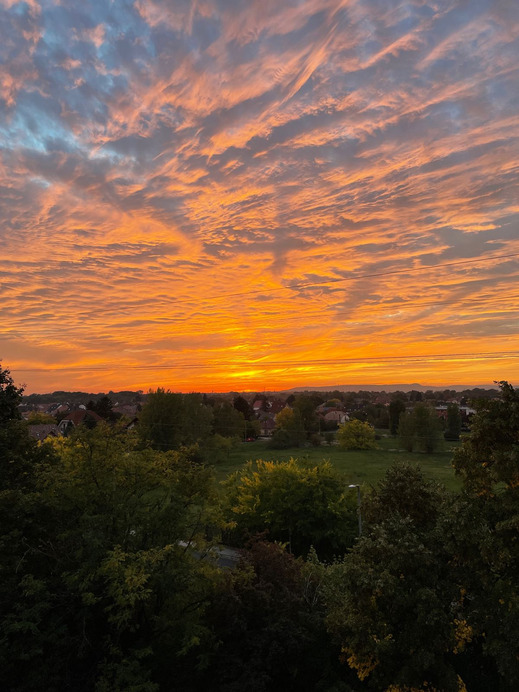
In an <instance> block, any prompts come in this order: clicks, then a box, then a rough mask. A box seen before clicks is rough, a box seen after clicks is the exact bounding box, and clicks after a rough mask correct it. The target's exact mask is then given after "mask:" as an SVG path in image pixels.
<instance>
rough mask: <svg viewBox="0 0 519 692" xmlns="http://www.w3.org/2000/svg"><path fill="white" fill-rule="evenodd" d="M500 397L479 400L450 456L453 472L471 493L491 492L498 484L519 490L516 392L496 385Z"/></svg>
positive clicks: (518, 397) (518, 405)
mask: <svg viewBox="0 0 519 692" xmlns="http://www.w3.org/2000/svg"><path fill="white" fill-rule="evenodd" d="M500 388H501V398H500V399H489V400H483V399H482V400H480V401H479V402H478V403H477V404H476V405H477V413H476V415H475V416H474V417H473V419H472V423H471V434H470V436H469V437H468V438H466V439H465V440H464V441H463V445H462V447H461V449H459V450H457V451H456V453H455V455H454V460H453V465H454V468H455V470H456V473H457V474H458V475H459V476H460V477H461V478H462V479H463V483H464V485H465V487H466V488H467V489H468V490H469V491H471V492H475V493H482V494H484V493H491V492H494V491H495V486H496V485H497V484H498V483H504V484H505V485H506V486H507V487H508V488H518V487H519V393H518V392H517V390H516V389H514V388H513V387H512V385H510V384H508V383H507V382H501V383H500Z"/></svg>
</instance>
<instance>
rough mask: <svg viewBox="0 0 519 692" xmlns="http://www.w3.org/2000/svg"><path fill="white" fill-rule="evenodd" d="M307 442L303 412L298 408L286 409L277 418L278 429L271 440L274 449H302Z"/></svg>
mask: <svg viewBox="0 0 519 692" xmlns="http://www.w3.org/2000/svg"><path fill="white" fill-rule="evenodd" d="M305 441H306V432H305V428H304V423H303V418H302V416H301V412H300V411H299V409H297V408H293V409H292V408H288V407H286V408H284V409H283V410H282V411H280V412H279V413H278V414H277V416H276V429H275V431H274V435H273V437H272V440H271V447H272V448H273V449H288V448H289V447H300V446H301V445H303V444H304V443H305Z"/></svg>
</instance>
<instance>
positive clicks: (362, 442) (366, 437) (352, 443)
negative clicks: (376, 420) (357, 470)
mask: <svg viewBox="0 0 519 692" xmlns="http://www.w3.org/2000/svg"><path fill="white" fill-rule="evenodd" d="M337 440H338V442H339V446H340V447H342V448H343V449H376V448H377V444H376V442H375V430H374V428H373V427H372V426H371V425H370V424H369V423H363V422H362V421H360V420H350V421H346V423H343V424H342V425H340V426H339V429H338V430H337Z"/></svg>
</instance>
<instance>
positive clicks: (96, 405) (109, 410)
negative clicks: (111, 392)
mask: <svg viewBox="0 0 519 692" xmlns="http://www.w3.org/2000/svg"><path fill="white" fill-rule="evenodd" d="M113 406H114V405H113V401H112V400H111V399H110V397H108V396H102V397H101V398H100V399H98V400H97V401H89V402H88V404H87V409H89V410H90V411H94V412H95V413H97V415H98V416H101V418H103V419H104V420H106V421H110V422H112V423H113V422H114V421H116V420H117V418H118V414H116V413H114V411H113ZM119 415H120V414H119Z"/></svg>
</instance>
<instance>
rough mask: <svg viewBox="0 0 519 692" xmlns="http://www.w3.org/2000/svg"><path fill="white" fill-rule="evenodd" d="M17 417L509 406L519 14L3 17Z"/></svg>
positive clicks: (2, 7)
mask: <svg viewBox="0 0 519 692" xmlns="http://www.w3.org/2000/svg"><path fill="white" fill-rule="evenodd" d="M0 27H1V28H0V39H1V40H0V204H1V214H0V358H1V359H2V360H1V363H0V367H2V368H9V369H10V371H11V375H12V376H13V378H14V379H15V381H16V382H17V384H25V385H26V391H27V392H49V391H56V390H82V391H89V392H97V391H108V390H110V389H111V390H113V391H118V390H122V389H142V390H144V391H146V390H148V389H149V388H152V389H154V388H156V387H159V386H160V387H165V388H168V389H171V390H172V391H206V392H210V391H214V392H217V391H247V390H253V391H262V390H274V389H283V388H288V387H294V386H304V385H312V386H332V385H337V384H355V383H359V384H362V385H365V384H369V383H371V384H386V383H401V382H402V383H414V382H419V383H421V384H425V385H427V384H430V385H449V384H485V383H489V384H490V383H492V382H493V381H495V380H502V379H506V380H508V381H510V382H511V383H518V381H519V358H518V356H519V320H518V317H519V308H518V305H519V301H518V298H519V285H518V281H517V279H518V276H519V188H518V175H519V3H518V2H517V0H410V1H407V2H401V1H399V0H192V1H191V2H188V1H184V0H178V1H177V0H167V1H165V0H136V1H134V2H132V1H131V0H111V1H110V0H96V1H94V2H91V1H89V0H82V2H77V0H60V1H58V2H51V1H50V0H26V1H25V2H18V1H17V0H0Z"/></svg>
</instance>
